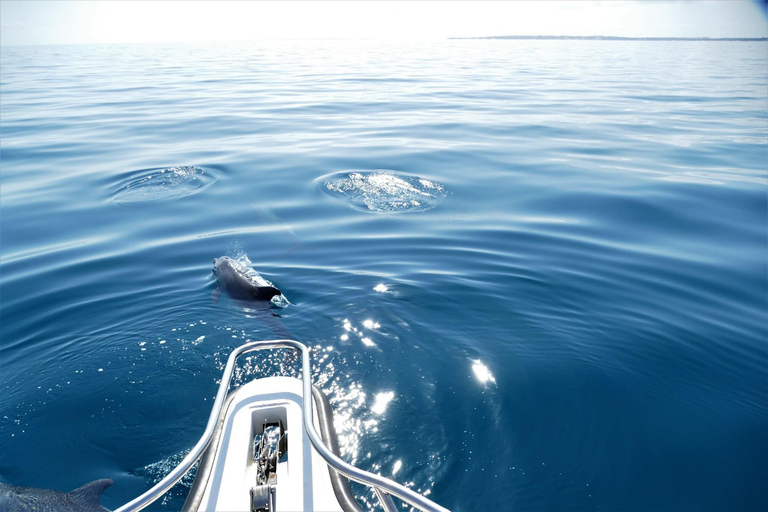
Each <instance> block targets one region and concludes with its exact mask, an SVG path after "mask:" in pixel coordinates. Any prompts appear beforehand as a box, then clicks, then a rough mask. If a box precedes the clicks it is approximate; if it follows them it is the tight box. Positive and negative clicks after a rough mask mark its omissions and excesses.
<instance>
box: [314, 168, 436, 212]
mask: <svg viewBox="0 0 768 512" xmlns="http://www.w3.org/2000/svg"><path fill="white" fill-rule="evenodd" d="M320 180H321V182H322V189H323V190H324V191H325V192H327V193H329V194H331V195H333V196H337V197H342V198H344V199H346V200H347V201H348V202H349V204H351V205H352V206H353V207H355V208H357V209H359V210H363V211H370V212H412V211H424V210H429V209H431V208H434V207H435V206H437V205H438V204H439V203H440V201H442V199H443V198H444V197H445V196H446V192H445V188H444V187H443V186H442V185H441V184H439V183H436V182H434V181H430V180H426V179H424V178H420V177H418V176H411V175H408V174H403V173H399V172H395V171H385V170H380V171H367V172H361V171H352V172H350V171H345V172H340V173H336V174H332V175H329V176H324V177H322V178H320Z"/></svg>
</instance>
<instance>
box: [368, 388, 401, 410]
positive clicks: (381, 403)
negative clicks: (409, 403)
mask: <svg viewBox="0 0 768 512" xmlns="http://www.w3.org/2000/svg"><path fill="white" fill-rule="evenodd" d="M394 398H395V393H394V392H392V391H386V392H384V393H377V394H376V397H375V399H374V402H373V407H371V410H372V411H373V412H375V413H376V414H384V411H386V410H387V406H388V405H389V402H391V401H392V399H394Z"/></svg>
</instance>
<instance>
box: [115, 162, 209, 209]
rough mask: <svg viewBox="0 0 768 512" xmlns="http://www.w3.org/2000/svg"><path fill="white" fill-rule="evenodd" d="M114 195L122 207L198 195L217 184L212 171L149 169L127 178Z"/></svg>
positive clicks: (180, 168)
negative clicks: (123, 205)
mask: <svg viewBox="0 0 768 512" xmlns="http://www.w3.org/2000/svg"><path fill="white" fill-rule="evenodd" d="M125 181H127V183H124V184H121V185H122V186H120V188H119V189H118V191H117V192H116V193H115V195H114V199H115V201H117V202H118V203H121V204H135V203H145V202H148V201H156V200H158V199H175V198H178V197H183V196H188V195H190V194H195V193H197V192H199V191H200V190H202V189H204V188H205V187H207V186H209V185H210V184H211V183H213V182H215V181H216V178H215V177H214V176H213V173H212V172H211V171H210V169H204V168H202V167H195V166H191V165H182V166H179V167H168V168H166V169H147V170H144V171H140V172H138V173H136V174H132V175H131V176H129V177H128V178H126V180H125Z"/></svg>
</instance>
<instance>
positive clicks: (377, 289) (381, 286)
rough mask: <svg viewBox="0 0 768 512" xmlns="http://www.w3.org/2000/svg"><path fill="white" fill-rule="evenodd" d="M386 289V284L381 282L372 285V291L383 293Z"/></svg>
mask: <svg viewBox="0 0 768 512" xmlns="http://www.w3.org/2000/svg"><path fill="white" fill-rule="evenodd" d="M387 290H388V288H387V285H385V284H383V283H379V284H377V285H376V286H374V287H373V291H375V292H379V293H384V292H386V291H387Z"/></svg>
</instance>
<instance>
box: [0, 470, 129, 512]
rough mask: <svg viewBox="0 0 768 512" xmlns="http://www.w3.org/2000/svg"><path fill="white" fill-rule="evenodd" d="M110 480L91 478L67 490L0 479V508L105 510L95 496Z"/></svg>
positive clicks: (9, 511) (6, 511)
mask: <svg viewBox="0 0 768 512" xmlns="http://www.w3.org/2000/svg"><path fill="white" fill-rule="evenodd" d="M113 483H114V482H113V481H112V480H110V479H108V478H104V479H102V480H94V481H93V482H91V483H88V484H85V485H84V486H82V487H78V488H77V489H75V490H74V491H70V492H68V493H63V492H59V491H54V490H51V489H37V488H34V487H17V486H14V485H8V484H3V483H0V511H2V512H109V511H108V510H107V509H106V508H104V507H102V506H101V503H100V501H99V500H100V498H101V494H102V493H103V492H104V489H106V488H107V487H109V486H110V485H112V484H113Z"/></svg>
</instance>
